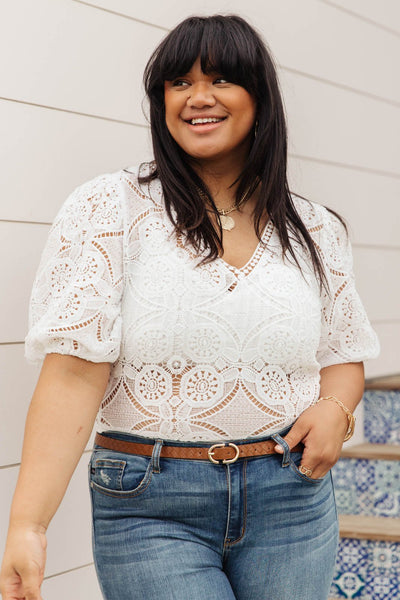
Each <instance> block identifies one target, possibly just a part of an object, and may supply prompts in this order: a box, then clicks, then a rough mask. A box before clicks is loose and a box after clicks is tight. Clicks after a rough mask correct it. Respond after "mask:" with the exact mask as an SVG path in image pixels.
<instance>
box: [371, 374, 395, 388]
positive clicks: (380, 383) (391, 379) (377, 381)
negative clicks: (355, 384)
mask: <svg viewBox="0 0 400 600" xmlns="http://www.w3.org/2000/svg"><path fill="white" fill-rule="evenodd" d="M365 389H366V390H400V374H399V373H397V374H395V375H386V376H384V377H374V378H371V379H367V380H366V382H365Z"/></svg>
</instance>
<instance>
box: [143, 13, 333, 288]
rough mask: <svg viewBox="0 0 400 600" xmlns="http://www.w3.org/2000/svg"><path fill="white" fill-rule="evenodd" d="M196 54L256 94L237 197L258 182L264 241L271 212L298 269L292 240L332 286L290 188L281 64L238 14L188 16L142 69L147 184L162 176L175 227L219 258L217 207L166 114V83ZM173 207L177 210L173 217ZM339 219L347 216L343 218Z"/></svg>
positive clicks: (206, 67) (206, 66) (208, 67)
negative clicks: (149, 146)
mask: <svg viewBox="0 0 400 600" xmlns="http://www.w3.org/2000/svg"><path fill="white" fill-rule="evenodd" d="M199 56H200V61H201V69H202V71H203V72H204V73H206V74H209V73H211V72H217V73H219V74H221V75H223V76H224V78H226V79H228V81H230V82H232V83H235V84H238V85H240V86H242V87H243V88H245V89H246V90H247V91H248V92H249V93H250V94H251V95H252V97H253V98H254V99H255V101H256V123H257V126H256V127H257V131H256V132H254V133H255V135H254V142H253V144H252V147H251V149H250V152H249V155H248V157H247V160H246V163H245V165H244V167H243V171H242V173H241V175H240V176H239V178H238V180H237V181H236V182H237V183H238V186H237V190H236V199H237V201H239V199H240V198H241V197H242V196H243V194H244V193H245V192H246V191H247V190H249V195H250V194H252V193H253V192H254V191H255V189H256V188H257V186H258V185H260V193H259V197H258V201H257V204H256V206H255V209H254V225H255V231H256V235H257V237H258V239H259V241H260V242H261V241H262V240H261V232H260V221H261V218H262V216H263V214H265V211H266V212H267V213H268V216H269V218H270V220H271V221H272V223H273V225H274V226H275V228H276V230H277V232H278V235H279V239H280V242H281V246H282V252H283V254H285V253H286V251H288V252H289V254H290V255H291V256H292V258H293V259H294V261H295V263H296V264H297V266H298V267H299V268H300V265H299V262H298V259H297V257H296V253H295V251H294V248H293V246H292V243H291V240H295V241H297V242H298V243H299V244H300V245H301V247H302V248H304V249H308V251H309V254H310V257H311V260H312V265H313V269H314V272H315V274H316V276H317V278H318V279H319V282H320V285H321V286H324V287H326V288H327V279H326V276H325V272H324V268H323V264H322V261H321V259H320V256H319V253H318V250H317V249H316V247H315V245H314V243H313V240H312V238H311V236H310V234H309V232H308V231H307V228H306V227H305V225H304V223H303V222H302V220H301V218H300V216H299V214H298V212H297V210H296V208H295V206H294V203H293V201H292V198H291V193H290V190H289V188H288V182H287V173H286V168H287V127H286V119H285V112H284V107H283V102H282V97H281V93H280V89H279V83H278V77H277V73H276V67H275V65H274V61H273V58H272V56H271V53H270V51H269V50H268V49H267V47H266V44H265V43H264V42H263V41H262V39H261V37H260V36H259V35H258V33H257V32H256V31H255V30H254V29H253V28H252V27H251V26H250V25H249V24H248V23H247V22H246V21H245V20H244V19H242V18H241V17H239V16H237V15H229V16H222V15H214V16H210V17H189V18H188V19H185V20H184V21H183V22H181V23H180V24H179V25H178V26H177V27H175V28H174V29H173V30H172V31H171V32H170V33H169V34H168V35H167V36H166V37H165V38H164V40H163V41H162V42H161V44H160V45H159V46H158V47H157V48H156V50H155V51H154V53H153V54H152V56H151V57H150V60H149V61H148V63H147V66H146V69H145V72H144V85H145V90H146V94H147V97H148V99H149V102H150V125H151V135H152V141H153V150H154V158H155V161H154V163H153V169H152V170H151V171H150V173H148V174H147V175H142V176H140V177H139V182H140V183H150V181H152V180H153V179H155V178H157V177H158V178H159V179H160V181H161V185H162V188H163V193H164V200H165V207H166V210H167V213H168V215H169V218H170V219H171V221H172V222H173V224H174V226H175V229H176V231H177V232H179V233H181V234H184V235H185V236H186V239H187V241H188V242H189V243H191V244H192V245H193V246H194V248H195V249H196V250H197V251H199V250H200V249H201V248H202V247H203V248H206V249H208V251H209V253H208V254H207V255H206V257H205V258H204V259H203V261H201V262H202V263H204V262H210V261H212V260H214V259H216V258H217V257H218V254H219V250H220V249H222V228H221V222H220V220H219V215H218V211H217V208H216V206H215V204H214V201H213V198H212V196H211V194H210V191H209V190H208V188H207V186H206V185H205V183H204V182H203V181H202V180H201V178H200V177H199V175H197V173H196V172H195V170H194V169H193V168H192V166H191V164H190V162H191V161H190V160H188V157H187V155H186V154H185V152H184V151H183V149H182V148H181V147H180V146H179V145H178V144H177V143H176V142H175V140H174V139H173V137H172V136H171V134H170V133H169V131H168V128H167V125H166V121H165V105H164V82H165V81H170V80H173V79H175V78H176V77H180V76H182V75H185V74H186V73H187V72H189V71H190V69H191V67H192V65H193V63H194V62H195V61H196V59H197V58H198V57H199ZM236 182H232V184H233V183H236ZM199 189H200V190H201V191H202V193H203V194H205V195H206V196H207V198H208V201H209V203H210V205H211V207H212V209H213V210H214V212H215V214H216V217H217V222H218V225H219V233H218V232H217V231H216V230H215V228H214V226H213V224H212V222H211V220H210V218H209V216H208V214H207V210H206V203H205V202H204V199H202V198H201V196H200V194H199ZM296 195H297V196H299V194H296ZM300 197H302V196H300ZM302 198H303V197H302ZM304 199H305V198H304ZM171 206H172V207H173V208H174V210H175V212H176V219H175V218H174V216H173V214H172V212H171ZM331 212H333V213H334V211H331ZM334 214H335V215H336V213H334ZM336 216H338V215H336ZM338 218H339V219H340V220H341V221H342V223H343V220H342V219H341V217H339V216H338ZM343 224H344V223H343ZM200 264H201V263H200Z"/></svg>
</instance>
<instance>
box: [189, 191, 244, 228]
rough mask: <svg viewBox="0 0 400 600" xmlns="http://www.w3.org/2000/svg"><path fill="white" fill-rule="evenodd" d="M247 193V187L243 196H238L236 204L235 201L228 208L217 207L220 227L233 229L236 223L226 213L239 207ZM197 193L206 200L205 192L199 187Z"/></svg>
mask: <svg viewBox="0 0 400 600" xmlns="http://www.w3.org/2000/svg"><path fill="white" fill-rule="evenodd" d="M248 193H249V190H248V189H247V190H246V191H245V193H244V194H243V196H242V197H241V198H240V200H239V202H238V203H237V204H236V202H235V203H234V204H232V206H231V207H230V208H228V209H224V208H221V209H219V208H218V207H217V211H218V214H219V217H220V220H221V227H222V229H225V230H226V231H231V229H233V228H234V227H235V225H236V223H235V221H234V219H233V217H229V216H228V215H229V214H230V213H231V212H233V211H234V210H237V209H238V208H239V206H241V205H242V204H243V202H244V201H245V200H246V198H247V195H248ZM199 194H200V196H201V197H202V198H203V200H208V198H207V196H206V194H204V192H203V190H200V189H199ZM207 210H208V211H209V212H213V211H211V210H210V209H207Z"/></svg>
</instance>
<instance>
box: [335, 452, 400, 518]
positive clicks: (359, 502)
mask: <svg viewBox="0 0 400 600" xmlns="http://www.w3.org/2000/svg"><path fill="white" fill-rule="evenodd" d="M332 475H333V483H334V487H335V497H336V505H337V509H338V512H339V513H340V514H346V515H350V514H353V515H359V514H363V515H366V516H375V517H398V516H400V463H399V461H395V460H364V459H353V458H343V459H341V460H339V462H338V463H337V464H336V465H335V466H334V468H333V470H332Z"/></svg>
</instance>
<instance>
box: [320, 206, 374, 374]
mask: <svg viewBox="0 0 400 600" xmlns="http://www.w3.org/2000/svg"><path fill="white" fill-rule="evenodd" d="M320 209H321V212H322V214H321V222H320V231H319V236H318V241H317V246H319V247H318V250H319V252H320V255H321V257H322V260H323V263H324V266H325V273H326V275H327V279H328V283H329V288H330V293H329V294H328V293H327V292H326V291H325V290H323V292H322V297H321V304H322V306H321V318H322V322H321V337H320V344H319V348H318V351H317V361H318V363H319V364H320V367H321V368H323V367H328V366H330V365H333V364H340V363H346V362H361V361H364V360H366V359H369V358H376V357H377V356H378V354H379V342H378V338H377V335H376V333H375V331H374V330H373V328H372V327H371V324H370V322H369V320H368V317H367V314H366V312H365V309H364V306H363V304H362V302H361V299H360V297H359V295H358V293H357V290H356V287H355V281H354V273H353V255H352V248H351V243H350V240H349V237H348V234H347V232H346V231H345V229H344V227H343V225H342V223H341V222H340V221H339V220H338V219H337V217H335V216H334V215H332V214H331V213H330V212H329V211H328V210H327V209H325V208H323V207H320Z"/></svg>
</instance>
